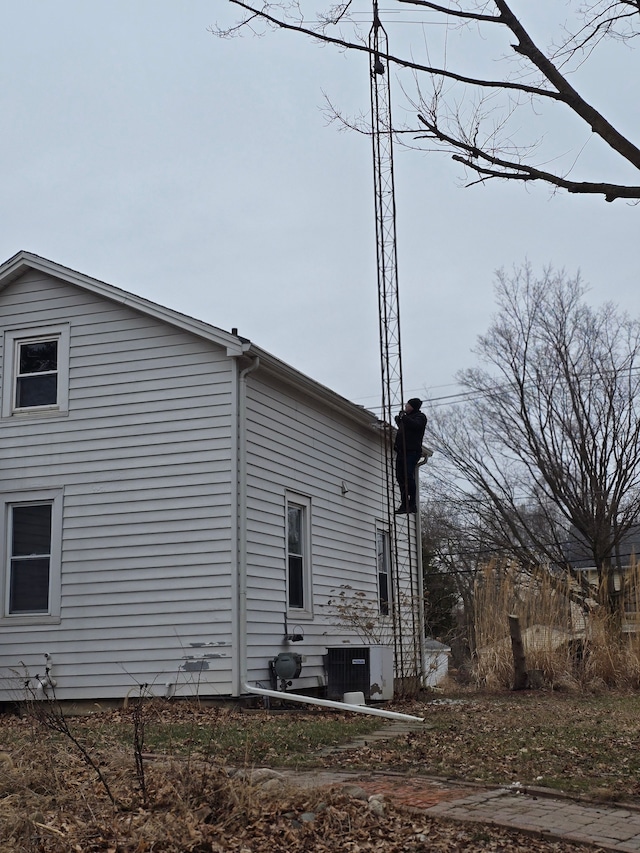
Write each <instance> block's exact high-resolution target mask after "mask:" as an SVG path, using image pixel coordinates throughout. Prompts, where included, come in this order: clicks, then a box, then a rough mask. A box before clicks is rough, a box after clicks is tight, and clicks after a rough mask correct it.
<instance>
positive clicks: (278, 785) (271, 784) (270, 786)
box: [260, 778, 284, 793]
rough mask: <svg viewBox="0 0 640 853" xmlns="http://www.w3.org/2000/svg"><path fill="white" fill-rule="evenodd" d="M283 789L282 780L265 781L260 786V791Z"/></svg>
mask: <svg viewBox="0 0 640 853" xmlns="http://www.w3.org/2000/svg"><path fill="white" fill-rule="evenodd" d="M283 788H284V782H283V781H282V779H275V778H274V779H267V780H266V781H264V782H263V783H262V784H261V785H260V790H261V791H266V792H267V793H268V792H269V791H281V790H282V789H283Z"/></svg>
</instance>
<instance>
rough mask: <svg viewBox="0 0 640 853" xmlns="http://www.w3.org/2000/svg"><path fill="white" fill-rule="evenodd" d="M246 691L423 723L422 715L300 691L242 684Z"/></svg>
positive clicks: (286, 700)
mask: <svg viewBox="0 0 640 853" xmlns="http://www.w3.org/2000/svg"><path fill="white" fill-rule="evenodd" d="M242 686H243V689H244V690H246V692H247V693H255V694H257V695H258V696H270V697H271V698H273V699H283V700H284V701H285V702H302V703H305V704H307V705H321V706H322V707H323V708H337V710H338V711H353V712H354V713H355V714H371V715H372V716H373V717H386V718H387V719H388V720H413V721H414V722H418V723H424V718H423V717H412V716H411V714H398V713H397V712H396V711H384V710H383V709H382V708H371V707H369V705H348V704H347V703H346V702H333V701H332V700H331V699H316V698H315V697H313V696H302V695H301V694H300V693H285V692H284V691H282V690H265V689H264V687H251V686H250V685H249V684H243V685H242Z"/></svg>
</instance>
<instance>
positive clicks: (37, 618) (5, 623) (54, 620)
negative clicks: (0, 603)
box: [0, 613, 62, 628]
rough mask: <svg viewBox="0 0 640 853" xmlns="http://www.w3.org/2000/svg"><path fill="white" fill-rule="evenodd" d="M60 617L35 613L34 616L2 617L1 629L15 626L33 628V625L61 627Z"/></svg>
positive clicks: (0, 620)
mask: <svg viewBox="0 0 640 853" xmlns="http://www.w3.org/2000/svg"><path fill="white" fill-rule="evenodd" d="M61 621H62V620H61V619H60V617H59V616H49V615H47V614H46V613H33V614H32V615H27V614H26V613H25V614H24V615H22V614H16V615H15V616H1V617H0V628H8V627H11V628H13V627H14V626H17V627H21V626H25V625H26V626H31V625H59V624H60V623H61Z"/></svg>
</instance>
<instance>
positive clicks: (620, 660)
mask: <svg viewBox="0 0 640 853" xmlns="http://www.w3.org/2000/svg"><path fill="white" fill-rule="evenodd" d="M621 583H622V589H621V596H620V601H621V610H620V613H619V614H615V615H610V614H608V613H607V612H606V611H605V609H604V608H603V607H600V606H598V605H597V604H596V602H595V600H594V602H593V605H594V606H593V607H591V608H590V609H589V610H588V612H585V609H584V607H581V606H580V605H579V604H578V603H576V600H575V599H576V596H575V594H574V595H572V593H575V589H572V588H571V581H569V580H561V579H558V578H552V577H551V576H550V575H549V573H548V572H547V571H545V570H542V569H541V570H540V571H539V572H538V573H534V574H533V575H532V574H529V573H525V572H523V571H522V569H520V568H519V567H518V566H515V565H512V564H497V563H491V564H489V565H487V566H486V567H485V569H484V570H483V572H482V573H481V574H480V576H479V577H478V579H477V581H476V585H475V596H474V600H475V606H474V614H473V623H474V635H475V639H476V648H475V654H474V666H473V678H474V681H475V683H476V685H477V686H479V687H483V688H485V689H501V688H505V687H507V688H508V687H511V686H513V656H512V652H511V640H510V636H509V615H515V616H517V617H518V618H519V621H520V627H521V630H522V639H523V644H524V650H525V655H526V663H527V670H528V671H529V673H533V672H535V673H536V675H537V678H538V680H539V681H540V682H541V683H543V684H545V685H546V686H549V687H552V688H555V689H576V690H579V689H582V690H594V689H598V688H619V689H620V688H637V687H638V686H640V566H639V565H638V563H637V561H635V560H634V561H633V562H632V565H631V566H630V568H629V570H628V571H627V572H626V574H625V576H624V578H623V579H622V581H621ZM596 597H597V591H596V590H594V599H595V598H596Z"/></svg>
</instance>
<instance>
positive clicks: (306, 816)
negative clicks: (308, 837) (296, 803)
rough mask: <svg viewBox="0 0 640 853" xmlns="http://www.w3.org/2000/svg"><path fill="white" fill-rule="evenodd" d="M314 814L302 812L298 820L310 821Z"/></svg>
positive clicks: (313, 818)
mask: <svg viewBox="0 0 640 853" xmlns="http://www.w3.org/2000/svg"><path fill="white" fill-rule="evenodd" d="M315 819H316V816H315V813H314V812H303V813H302V814H301V815H300V820H301V821H302V823H311V821H312V820H315Z"/></svg>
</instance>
